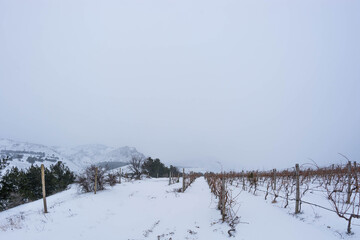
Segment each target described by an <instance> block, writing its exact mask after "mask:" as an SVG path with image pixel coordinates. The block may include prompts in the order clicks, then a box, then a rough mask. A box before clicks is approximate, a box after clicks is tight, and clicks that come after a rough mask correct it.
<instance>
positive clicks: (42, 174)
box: [41, 164, 48, 213]
mask: <svg viewBox="0 0 360 240" xmlns="http://www.w3.org/2000/svg"><path fill="white" fill-rule="evenodd" d="M41 183H42V193H43V200H44V213H47V212H48V211H47V205H46V190H45V169H44V164H41Z"/></svg>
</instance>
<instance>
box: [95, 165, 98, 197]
mask: <svg viewBox="0 0 360 240" xmlns="http://www.w3.org/2000/svg"><path fill="white" fill-rule="evenodd" d="M97 174H98V168H97V167H96V168H95V185H94V194H96V187H97Z"/></svg>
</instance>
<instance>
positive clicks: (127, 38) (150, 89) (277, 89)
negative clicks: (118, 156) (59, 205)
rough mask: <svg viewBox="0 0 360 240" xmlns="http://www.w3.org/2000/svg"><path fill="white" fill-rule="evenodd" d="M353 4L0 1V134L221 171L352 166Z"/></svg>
mask: <svg viewBox="0 0 360 240" xmlns="http://www.w3.org/2000/svg"><path fill="white" fill-rule="evenodd" d="M359 13H360V1H358V0H353V1H350V0H343V1H332V0H324V1H320V0H291V1H290V0H289V1H285V0H284V1H275V0H271V1H268V0H245V1H244V0H243V1H241V0H217V1H215V0H207V1H205V0H181V1H175V0H171V1H170V0H168V1H165V0H152V1H140V0H127V1H124V0H101V1H100V0H98V1H89V0H87V1H85V0H84V1H76V0H66V1H65V0H62V1H49V0H47V1H27V0H22V1H17V0H11V1H7V0H0V113H1V116H0V137H5V138H14V139H20V140H25V141H29V142H37V143H43V144H46V145H78V144H87V143H103V144H107V145H111V146H123V145H129V146H135V147H136V148H137V149H138V150H139V151H141V152H143V153H144V154H146V155H150V156H153V157H159V158H160V159H161V160H163V161H164V162H166V163H169V164H170V163H172V164H182V165H189V166H199V167H208V168H215V167H218V164H217V163H216V161H220V162H222V164H223V165H224V167H225V168H227V169H238V170H240V169H241V168H243V167H245V168H260V169H262V168H273V167H283V168H286V167H292V166H293V164H294V163H296V162H299V163H304V162H309V160H308V158H312V159H314V160H315V161H316V162H318V163H319V164H329V163H338V162H340V161H344V160H343V159H342V158H341V157H340V156H339V155H338V154H337V153H338V152H341V153H343V154H345V155H347V156H348V157H349V158H350V159H351V160H353V161H360V14H359Z"/></svg>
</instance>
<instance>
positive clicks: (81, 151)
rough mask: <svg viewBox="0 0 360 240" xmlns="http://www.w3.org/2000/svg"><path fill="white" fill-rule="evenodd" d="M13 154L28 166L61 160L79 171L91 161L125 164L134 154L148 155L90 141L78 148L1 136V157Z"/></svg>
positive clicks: (112, 165)
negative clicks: (28, 141) (90, 142)
mask: <svg viewBox="0 0 360 240" xmlns="http://www.w3.org/2000/svg"><path fill="white" fill-rule="evenodd" d="M6 156H9V157H10V158H11V160H10V165H9V166H8V167H7V168H11V167H12V166H17V167H19V168H27V167H29V166H30V165H31V164H38V165H39V164H44V165H45V166H47V167H48V166H50V165H51V164H54V163H56V162H57V161H62V162H64V163H65V164H66V165H67V166H68V167H69V168H70V169H71V170H73V171H75V172H79V171H81V170H82V169H84V168H85V167H86V166H88V165H91V164H96V165H101V166H105V165H108V166H109V167H110V168H115V167H121V166H123V165H125V163H126V162H128V161H129V160H130V159H131V157H132V156H140V157H145V156H144V154H142V153H140V152H138V151H137V150H136V148H133V147H127V146H126V147H120V148H114V147H109V146H105V145H101V144H89V145H82V146H77V147H71V148H66V147H54V146H45V145H41V144H34V143H27V142H20V141H15V140H11V139H0V157H6Z"/></svg>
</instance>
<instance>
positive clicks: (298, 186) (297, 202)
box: [295, 164, 300, 214]
mask: <svg viewBox="0 0 360 240" xmlns="http://www.w3.org/2000/svg"><path fill="white" fill-rule="evenodd" d="M299 175H300V170H299V164H295V177H296V203H295V214H298V213H300V180H299Z"/></svg>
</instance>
